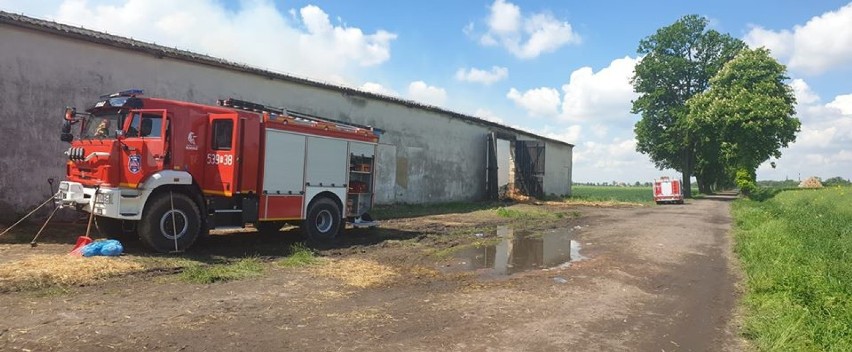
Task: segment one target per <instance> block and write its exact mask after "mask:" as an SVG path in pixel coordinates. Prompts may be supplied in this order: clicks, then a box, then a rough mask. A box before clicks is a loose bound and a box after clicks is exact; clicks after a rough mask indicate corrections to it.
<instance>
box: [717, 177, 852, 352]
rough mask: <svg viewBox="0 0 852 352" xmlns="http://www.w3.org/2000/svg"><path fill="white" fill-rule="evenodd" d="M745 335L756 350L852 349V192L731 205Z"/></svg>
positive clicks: (790, 195) (847, 189)
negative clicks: (742, 289) (742, 288)
mask: <svg viewBox="0 0 852 352" xmlns="http://www.w3.org/2000/svg"><path fill="white" fill-rule="evenodd" d="M732 211H733V216H734V218H735V221H736V225H735V241H736V244H735V251H736V253H737V255H738V256H739V257H740V259H741V261H742V266H743V270H744V271H745V274H746V294H745V297H744V299H743V305H744V306H745V312H746V317H745V322H744V331H743V333H744V335H745V336H746V337H747V338H749V339H751V340H752V341H753V342H754V344H755V346H756V347H757V348H758V349H759V350H766V351H777V350H790V351H852V329H850V326H852V188H850V187H845V188H838V187H832V188H829V189H822V190H815V191H800V192H781V193H779V194H777V195H775V196H774V197H772V198H771V199H768V200H765V201H755V200H738V201H736V202H735V203H734V204H733V210H732Z"/></svg>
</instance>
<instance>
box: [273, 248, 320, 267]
mask: <svg viewBox="0 0 852 352" xmlns="http://www.w3.org/2000/svg"><path fill="white" fill-rule="evenodd" d="M317 263H319V258H317V257H316V256H315V255H314V252H313V251H312V250H311V249H310V248H308V247H306V246H305V244H303V243H295V244H292V245H290V255H288V256H287V257H285V258H284V259H281V260H279V261H278V265H280V266H283V267H288V268H293V267H302V266H309V265H314V264H317Z"/></svg>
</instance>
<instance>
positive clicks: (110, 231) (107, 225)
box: [95, 216, 139, 240]
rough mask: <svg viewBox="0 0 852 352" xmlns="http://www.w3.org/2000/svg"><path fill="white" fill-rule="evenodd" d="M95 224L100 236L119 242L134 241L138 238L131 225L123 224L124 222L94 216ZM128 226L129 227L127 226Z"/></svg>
mask: <svg viewBox="0 0 852 352" xmlns="http://www.w3.org/2000/svg"><path fill="white" fill-rule="evenodd" d="M95 222H96V223H97V225H98V229H99V230H100V232H101V235H103V236H106V237H107V238H115V239H119V240H135V239H138V238H139V235H138V234H137V233H136V228H135V226H133V224H124V220H119V219H113V218H107V217H103V216H96V217H95ZM128 225H130V226H128Z"/></svg>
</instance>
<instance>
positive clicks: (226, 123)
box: [212, 120, 234, 150]
mask: <svg viewBox="0 0 852 352" xmlns="http://www.w3.org/2000/svg"><path fill="white" fill-rule="evenodd" d="M233 134H234V121H232V120H213V145H212V148H213V150H231V145H232V143H233V141H232V140H231V137H232V136H233Z"/></svg>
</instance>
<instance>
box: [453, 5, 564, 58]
mask: <svg viewBox="0 0 852 352" xmlns="http://www.w3.org/2000/svg"><path fill="white" fill-rule="evenodd" d="M486 24H487V26H488V31H487V32H486V33H485V34H483V35H482V36H481V37H480V38H479V42H480V44H482V45H486V46H494V45H501V46H503V47H504V48H505V49H506V50H508V51H509V52H510V53H512V54H513V55H515V56H516V57H518V58H521V59H532V58H536V57H538V56H539V55H541V54H543V53H549V52H553V51H556V50H557V49H559V48H561V47H563V46H565V45H567V44H577V43H580V40H581V39H580V36H579V35H578V34H577V33H575V32H574V30H573V28H572V27H571V24H570V23H568V22H565V21H561V20H558V19H556V18H554V17H553V15H552V14H550V13H547V12H542V13H535V14H532V15H529V16H526V17H525V16H523V14H522V13H521V8H520V7H518V6H517V5H515V4H512V3H510V2H507V1H505V0H495V1H494V3H493V4H491V8H490V13H489V15H488V19H487V20H486ZM465 29H466V33H470V32H472V30H473V27H472V26H470V25H468V27H465Z"/></svg>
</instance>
